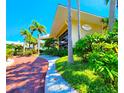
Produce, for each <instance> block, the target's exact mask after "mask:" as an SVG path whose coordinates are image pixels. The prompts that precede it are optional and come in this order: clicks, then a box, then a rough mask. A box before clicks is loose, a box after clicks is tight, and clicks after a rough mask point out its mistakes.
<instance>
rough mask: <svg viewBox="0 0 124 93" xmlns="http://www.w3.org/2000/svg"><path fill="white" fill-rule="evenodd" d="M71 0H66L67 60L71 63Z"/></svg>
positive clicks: (72, 60)
mask: <svg viewBox="0 0 124 93" xmlns="http://www.w3.org/2000/svg"><path fill="white" fill-rule="evenodd" d="M71 21H72V20H71V0H68V62H69V63H73V62H74V59H73V49H72V23H71Z"/></svg>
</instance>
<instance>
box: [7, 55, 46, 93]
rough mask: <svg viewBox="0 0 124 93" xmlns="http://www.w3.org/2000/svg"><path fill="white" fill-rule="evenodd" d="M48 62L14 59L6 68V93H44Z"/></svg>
mask: <svg viewBox="0 0 124 93" xmlns="http://www.w3.org/2000/svg"><path fill="white" fill-rule="evenodd" d="M47 69H48V61H47V60H45V59H41V58H36V57H14V63H13V64H12V65H11V66H8V67H7V72H6V74H7V77H6V81H7V83H6V84H7V85H6V92H7V93H44V84H45V75H46V71H47Z"/></svg>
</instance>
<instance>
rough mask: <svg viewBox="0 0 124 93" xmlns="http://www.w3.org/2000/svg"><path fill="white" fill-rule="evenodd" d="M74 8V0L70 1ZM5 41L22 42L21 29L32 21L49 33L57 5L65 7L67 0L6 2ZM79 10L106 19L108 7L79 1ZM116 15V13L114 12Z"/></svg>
mask: <svg viewBox="0 0 124 93" xmlns="http://www.w3.org/2000/svg"><path fill="white" fill-rule="evenodd" d="M71 1H72V2H71V3H72V8H76V0H71ZM6 2H7V4H6V14H7V15H6V17H7V18H6V20H7V21H6V29H7V32H6V33H7V36H6V40H7V41H23V37H22V36H21V35H20V30H21V29H23V28H24V29H28V28H29V26H30V24H31V23H32V21H33V20H36V21H38V22H39V23H40V24H42V25H45V26H46V28H47V32H48V33H50V30H51V27H52V23H53V21H54V16H55V13H56V9H57V6H58V4H62V5H64V6H67V0H7V1H6ZM80 6H81V10H82V11H85V12H88V13H92V14H95V15H98V16H102V17H108V12H109V8H108V7H109V5H107V6H106V5H105V2H104V0H80ZM116 15H117V12H116Z"/></svg>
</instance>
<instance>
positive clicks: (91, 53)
mask: <svg viewBox="0 0 124 93" xmlns="http://www.w3.org/2000/svg"><path fill="white" fill-rule="evenodd" d="M117 41H118V36H117V31H112V32H107V33H105V34H99V33H94V34H92V35H88V36H86V37H84V38H82V39H81V40H79V41H78V42H77V43H76V46H75V49H74V50H75V53H76V54H77V55H78V56H79V57H82V60H83V62H88V64H90V65H91V66H93V67H92V68H93V70H94V71H95V72H96V73H98V74H99V76H101V77H102V78H103V79H104V82H106V84H111V86H112V87H114V88H115V89H116V90H117V79H118V58H117V55H118V54H117V53H118V51H117V49H118V42H117Z"/></svg>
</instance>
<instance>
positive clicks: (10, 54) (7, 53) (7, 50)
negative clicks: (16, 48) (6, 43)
mask: <svg viewBox="0 0 124 93" xmlns="http://www.w3.org/2000/svg"><path fill="white" fill-rule="evenodd" d="M12 56H13V50H12V49H9V48H7V49H6V59H8V58H11V57H12Z"/></svg>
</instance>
